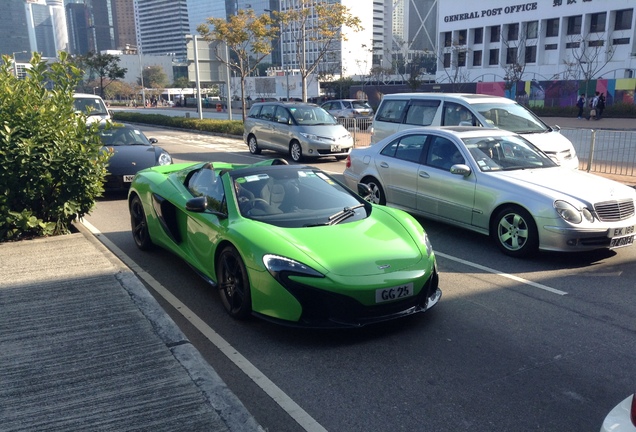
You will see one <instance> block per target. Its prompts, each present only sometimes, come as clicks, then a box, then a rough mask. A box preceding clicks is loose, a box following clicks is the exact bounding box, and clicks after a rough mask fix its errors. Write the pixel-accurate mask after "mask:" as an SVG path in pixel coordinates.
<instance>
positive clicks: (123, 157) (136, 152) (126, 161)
mask: <svg viewBox="0 0 636 432" xmlns="http://www.w3.org/2000/svg"><path fill="white" fill-rule="evenodd" d="M102 148H103V149H105V150H106V151H108V152H111V153H113V155H112V156H111V158H110V160H109V161H108V171H109V172H110V173H111V174H134V173H136V172H137V171H139V170H141V169H144V168H150V167H152V166H155V165H156V163H157V157H156V154H155V147H154V146H148V145H130V146H105V147H102Z"/></svg>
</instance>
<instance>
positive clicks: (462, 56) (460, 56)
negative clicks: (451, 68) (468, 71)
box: [457, 51, 466, 67]
mask: <svg viewBox="0 0 636 432" xmlns="http://www.w3.org/2000/svg"><path fill="white" fill-rule="evenodd" d="M463 66H466V51H460V52H458V53H457V67H463Z"/></svg>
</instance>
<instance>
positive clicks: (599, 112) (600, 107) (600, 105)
mask: <svg viewBox="0 0 636 432" xmlns="http://www.w3.org/2000/svg"><path fill="white" fill-rule="evenodd" d="M604 110H605V95H604V94H603V93H601V94H600V95H599V96H598V102H597V103H596V120H600V119H601V117H602V116H603V111H604Z"/></svg>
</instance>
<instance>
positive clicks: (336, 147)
mask: <svg viewBox="0 0 636 432" xmlns="http://www.w3.org/2000/svg"><path fill="white" fill-rule="evenodd" d="M340 151H341V150H340V146H339V145H332V146H331V152H332V153H339V152H340Z"/></svg>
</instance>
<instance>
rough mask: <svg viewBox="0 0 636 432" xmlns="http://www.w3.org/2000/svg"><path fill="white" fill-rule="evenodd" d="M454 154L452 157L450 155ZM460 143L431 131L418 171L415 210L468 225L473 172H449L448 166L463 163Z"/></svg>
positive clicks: (470, 217) (472, 206) (463, 155)
mask: <svg viewBox="0 0 636 432" xmlns="http://www.w3.org/2000/svg"><path fill="white" fill-rule="evenodd" d="M453 157H454V158H455V159H453ZM467 158H468V155H467V154H465V153H464V151H463V146H459V145H457V144H456V143H455V142H453V141H451V140H450V139H448V138H445V137H441V136H437V135H433V134H431V137H430V139H429V141H428V142H427V148H426V156H425V158H424V164H422V165H420V166H419V169H418V172H417V211H418V212H419V213H422V214H425V215H429V216H431V217H434V218H436V219H443V220H446V221H449V222H453V223H459V224H465V225H470V224H471V223H472V215H473V208H474V202H475V186H476V181H475V175H474V174H470V175H468V176H466V177H464V176H462V175H458V174H452V173H451V172H450V167H451V166H452V165H455V164H466V162H467Z"/></svg>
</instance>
